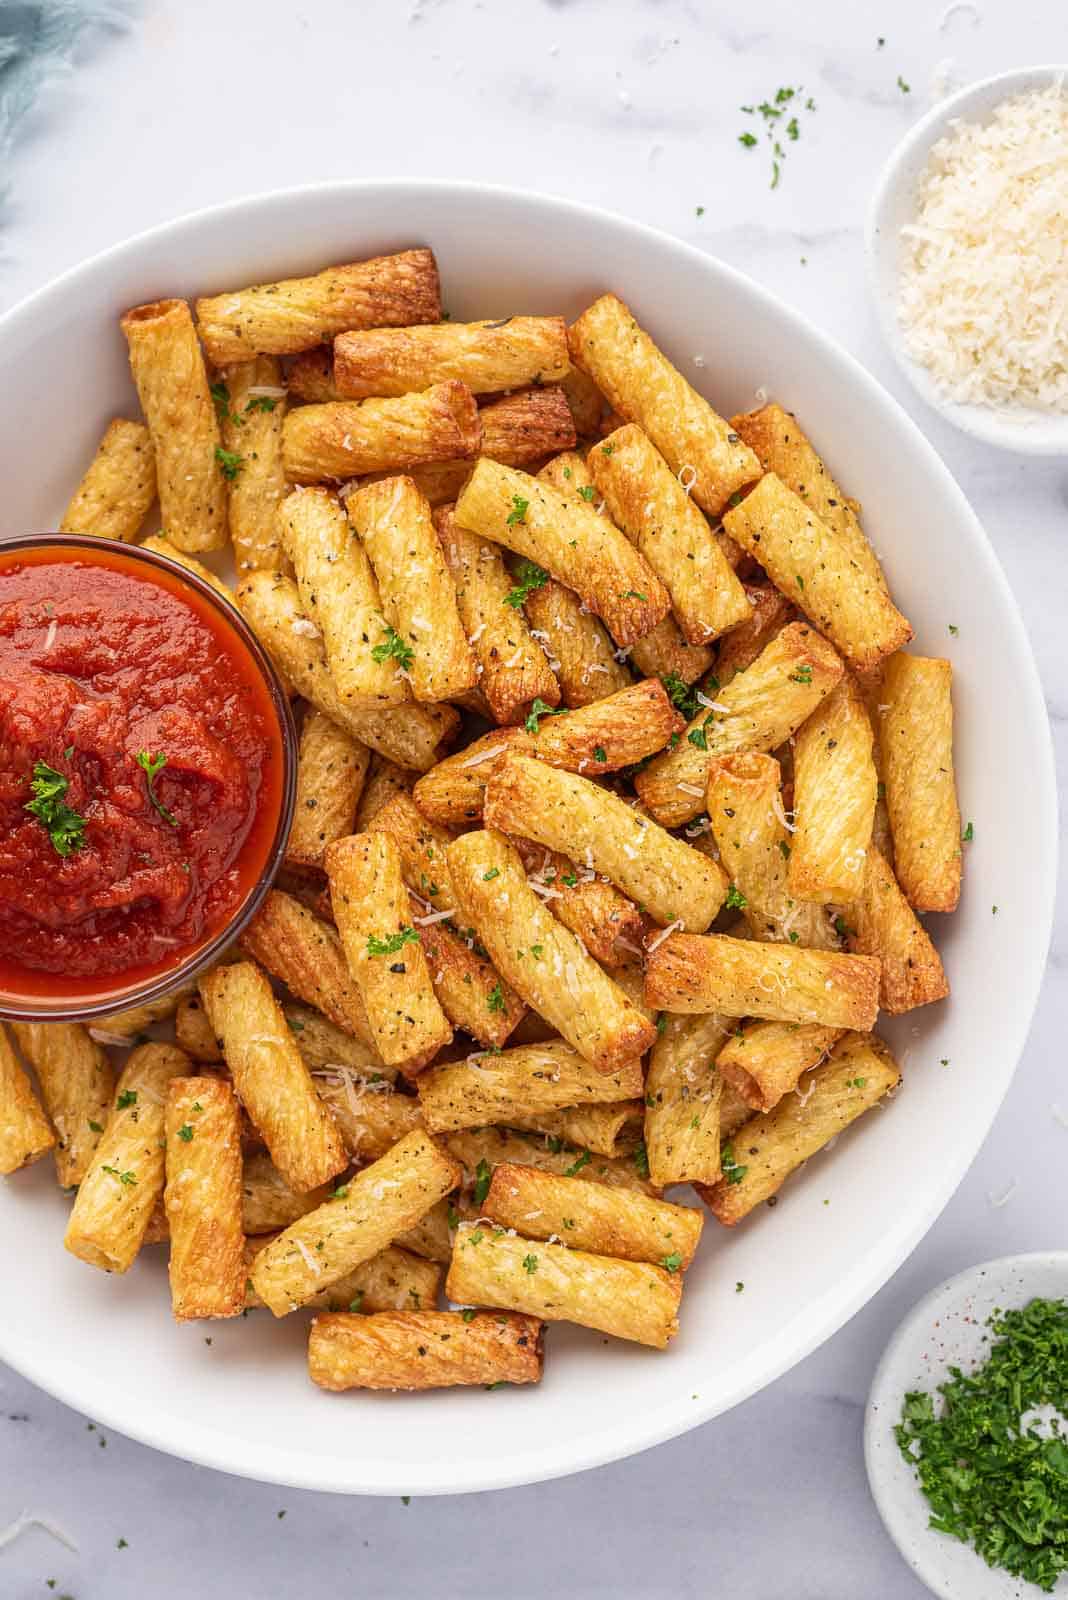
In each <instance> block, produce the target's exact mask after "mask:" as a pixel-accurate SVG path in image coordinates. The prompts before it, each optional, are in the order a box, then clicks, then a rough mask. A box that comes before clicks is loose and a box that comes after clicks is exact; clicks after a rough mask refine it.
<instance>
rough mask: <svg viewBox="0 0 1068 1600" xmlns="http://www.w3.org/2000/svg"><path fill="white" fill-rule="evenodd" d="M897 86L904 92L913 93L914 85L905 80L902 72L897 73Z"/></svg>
mask: <svg viewBox="0 0 1068 1600" xmlns="http://www.w3.org/2000/svg"><path fill="white" fill-rule="evenodd" d="M897 86H898V88H899V89H900V90H901V93H902V94H911V93H912V85H911V84H909V83H906V82H905V80H904V78H903V77H902V76H901V74H900V72H899V73H898V75H897Z"/></svg>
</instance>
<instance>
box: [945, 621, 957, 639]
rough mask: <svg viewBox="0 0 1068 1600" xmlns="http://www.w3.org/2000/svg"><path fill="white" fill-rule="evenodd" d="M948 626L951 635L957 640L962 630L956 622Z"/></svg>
mask: <svg viewBox="0 0 1068 1600" xmlns="http://www.w3.org/2000/svg"><path fill="white" fill-rule="evenodd" d="M947 626H948V628H949V631H950V633H951V634H952V635H953V637H954V639H955V638H956V637H957V635H958V634H959V633H960V629H959V628H958V627H957V625H956V623H955V622H950V623H948V624H947Z"/></svg>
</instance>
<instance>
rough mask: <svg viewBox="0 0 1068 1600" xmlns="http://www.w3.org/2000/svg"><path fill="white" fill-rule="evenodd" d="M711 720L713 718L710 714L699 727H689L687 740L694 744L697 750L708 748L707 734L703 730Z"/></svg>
mask: <svg viewBox="0 0 1068 1600" xmlns="http://www.w3.org/2000/svg"><path fill="white" fill-rule="evenodd" d="M712 720H713V718H712V717H711V716H707V717H706V718H705V720H704V721H703V722H702V724H701V726H700V727H699V728H691V729H690V731H689V733H688V734H687V735H686V737H687V739H688V740H689V742H690V743H691V744H692V745H695V746H696V748H697V749H698V750H707V749H708V734H707V732H706V731H705V730H706V729H707V727H708V724H709V723H710V722H711V721H712Z"/></svg>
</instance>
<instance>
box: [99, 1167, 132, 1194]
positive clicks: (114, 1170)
mask: <svg viewBox="0 0 1068 1600" xmlns="http://www.w3.org/2000/svg"><path fill="white" fill-rule="evenodd" d="M100 1170H101V1171H102V1172H108V1173H110V1174H111V1176H112V1177H113V1178H118V1180H119V1182H120V1183H121V1184H122V1185H123V1187H124V1188H126V1189H132V1188H133V1186H134V1184H135V1183H136V1182H137V1175H136V1174H135V1173H133V1172H120V1171H119V1169H118V1167H102V1168H101V1169H100Z"/></svg>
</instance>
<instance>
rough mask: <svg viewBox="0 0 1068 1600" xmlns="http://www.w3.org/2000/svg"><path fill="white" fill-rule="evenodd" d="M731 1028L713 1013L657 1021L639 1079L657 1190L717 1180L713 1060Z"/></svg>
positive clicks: (717, 1123) (716, 1079) (717, 1103)
mask: <svg viewBox="0 0 1068 1600" xmlns="http://www.w3.org/2000/svg"><path fill="white" fill-rule="evenodd" d="M731 1026H732V1023H731V1021H730V1019H729V1018H728V1017H723V1016H719V1015H718V1014H717V1013H715V1012H712V1013H708V1014H705V1015H697V1016H672V1015H670V1014H668V1013H665V1014H664V1015H663V1017H662V1018H661V1025H660V1026H658V1028H657V1040H656V1043H655V1044H654V1045H653V1048H652V1051H651V1052H650V1055H649V1067H648V1071H647V1072H646V1077H645V1154H646V1160H647V1161H648V1163H649V1176H650V1178H651V1179H652V1181H653V1182H654V1183H655V1184H656V1185H657V1186H658V1187H660V1188H663V1187H665V1186H666V1185H667V1184H670V1183H714V1182H715V1181H716V1179H717V1178H718V1177H719V1144H720V1100H721V1093H722V1085H721V1082H720V1074H719V1073H718V1072H717V1070H716V1065H715V1062H716V1056H717V1054H718V1052H719V1050H720V1048H721V1046H722V1044H723V1042H724V1040H725V1039H726V1037H727V1034H728V1031H729V1029H730V1028H731Z"/></svg>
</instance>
